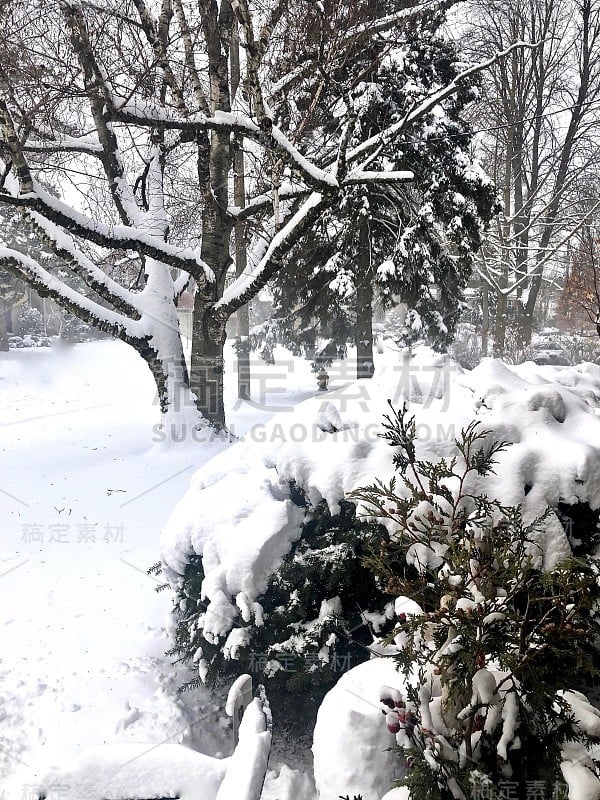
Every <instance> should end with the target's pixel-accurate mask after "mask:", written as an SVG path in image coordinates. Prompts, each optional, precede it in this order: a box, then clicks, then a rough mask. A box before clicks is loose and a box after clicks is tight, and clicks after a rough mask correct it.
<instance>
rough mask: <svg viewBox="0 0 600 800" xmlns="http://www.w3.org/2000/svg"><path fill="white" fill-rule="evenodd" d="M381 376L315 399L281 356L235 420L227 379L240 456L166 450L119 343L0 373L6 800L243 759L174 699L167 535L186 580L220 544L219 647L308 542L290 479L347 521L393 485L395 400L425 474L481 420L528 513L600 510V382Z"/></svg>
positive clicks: (383, 365)
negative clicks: (430, 462)
mask: <svg viewBox="0 0 600 800" xmlns="http://www.w3.org/2000/svg"><path fill="white" fill-rule="evenodd" d="M279 355H281V353H280V354H279ZM231 360H232V357H231V352H230V353H229V361H230V362H231ZM377 360H378V370H377V375H376V378H375V379H374V380H373V381H371V382H368V381H362V382H358V383H356V384H351V383H350V381H351V377H352V365H351V364H337V365H335V367H334V368H332V369H331V370H330V375H331V383H330V390H329V391H328V392H327V393H326V394H317V393H316V392H315V388H316V387H315V379H314V376H313V375H312V374H311V373H310V369H309V364H308V363H307V362H305V361H302V360H298V359H290V358H283V359H282V358H279V359H278V361H277V363H276V364H275V365H274V366H272V367H266V366H265V365H261V366H260V368H259V369H257V370H256V372H255V380H254V385H253V394H254V396H255V397H256V398H257V402H254V403H236V402H235V401H234V396H235V395H234V380H235V375H234V374H233V373H232V372H231V371H229V372H228V373H227V378H228V380H229V385H228V387H227V400H228V403H227V404H228V407H229V418H230V420H231V421H232V428H233V430H234V432H235V433H237V434H247V438H246V441H245V442H242V443H239V444H236V445H234V446H231V447H229V446H227V445H226V444H225V443H224V442H222V441H212V442H204V443H203V444H199V443H198V442H195V441H193V438H192V437H191V435H190V432H188V437H187V439H186V441H184V442H181V443H178V444H177V445H168V444H166V443H164V442H162V441H161V437H160V434H159V432H158V431H157V429H156V428H155V426H156V425H157V424H158V407H157V404H156V402H155V397H154V387H153V383H152V380H151V378H150V375H149V373H148V371H147V369H146V367H145V365H144V364H143V362H142V361H141V360H140V359H139V358H138V357H137V356H136V355H135V354H134V353H133V351H131V350H130V349H129V348H127V347H126V346H125V345H123V344H121V343H118V342H114V341H100V342H94V343H89V344H84V345H77V346H75V347H71V348H66V349H63V350H61V349H55V350H49V349H45V348H44V349H42V348H40V349H35V350H33V349H32V350H20V351H16V352H15V351H13V352H11V353H9V354H0V454H1V457H2V464H3V470H2V483H1V485H0V512H1V513H2V519H3V528H2V534H1V537H0V579H1V581H2V588H3V598H4V602H3V604H2V608H1V609H0V787H1V789H0V792H3V794H0V797H2V800H33V798H34V797H35V790H36V780H37V779H38V775H39V774H40V773H41V771H42V770H43V769H44V767H45V765H46V764H59V765H61V764H63V763H64V762H66V761H70V760H71V758H72V757H78V756H79V754H81V752H82V751H83V750H84V749H85V748H87V747H89V746H95V745H99V744H103V743H108V744H110V745H115V744H118V743H130V744H131V743H134V742H140V741H142V742H143V741H146V742H154V743H156V744H159V743H177V742H183V743H186V744H190V745H193V746H194V747H196V748H197V749H199V750H200V751H201V752H204V753H206V754H208V755H219V756H225V755H228V754H229V753H230V750H231V743H230V733H229V723H228V721H226V720H225V717H224V714H223V712H222V710H218V709H216V708H215V704H214V702H213V701H212V700H211V699H210V697H209V695H208V693H206V692H203V691H197V692H194V693H192V694H190V695H184V696H183V697H177V696H176V694H175V689H176V688H177V686H178V685H179V684H180V683H181V682H182V678H183V676H181V675H180V674H178V673H176V672H175V670H174V669H173V667H172V665H171V662H170V659H169V658H168V657H167V656H165V655H164V651H165V649H166V648H167V647H168V646H169V644H170V642H169V639H168V636H167V634H166V630H165V626H166V620H167V617H168V614H169V609H170V596H169V593H168V592H165V593H162V594H157V593H156V592H154V588H155V586H156V583H157V580H156V578H154V577H152V576H148V575H147V574H146V570H147V568H148V566H149V565H151V564H152V563H153V562H155V561H156V560H157V559H158V557H159V547H158V539H159V533H160V531H161V529H162V528H163V527H164V528H165V530H166V534H165V536H164V538H163V544H162V553H163V555H164V557H165V558H166V559H167V561H168V563H169V565H170V567H171V569H172V571H173V574H174V575H175V574H176V573H177V571H178V570H180V569H181V567H182V565H183V563H184V559H185V557H186V556H187V555H188V554H189V553H190V552H191V551H192V550H196V551H197V552H204V551H205V548H206V545H207V543H209V544H210V548H209V550H210V558H211V561H210V563H209V565H208V566H209V569H208V570H207V572H208V573H210V581H209V582H208V583H207V586H209V587H210V589H211V598H210V599H211V602H214V603H215V605H214V607H213V608H214V611H215V614H214V615H213V618H212V622H214V625H215V629H216V628H217V627H218V626H219V625H222V622H223V618H224V617H225V618H227V615H230V616H231V615H237V614H238V613H241V608H238V607H237V606H236V603H235V602H234V603H231V602H230V599H229V598H236V599H237V601H238V605H239V606H240V607H243V608H244V609H251V608H252V603H253V602H254V601H255V600H256V598H257V597H258V596H259V594H260V590H261V586H262V585H263V584H264V580H265V576H266V575H267V574H268V572H269V570H270V569H272V568H273V566H274V564H276V562H277V558H278V557H279V556H280V555H281V553H282V552H283V551H284V550H285V548H286V547H287V546H289V542H290V541H291V539H292V538H293V537H294V536H296V535H298V530H299V519H296V517H294V513H295V512H294V511H293V509H291V507H290V504H289V502H288V501H287V499H286V492H285V487H286V482H287V480H288V479H289V478H294V479H295V480H296V481H297V482H299V483H300V484H301V485H302V486H303V487H304V488H305V490H306V492H307V494H308V495H309V497H310V498H311V499H312V500H313V502H316V501H318V500H319V499H321V498H325V499H327V501H328V502H329V503H330V504H332V505H334V504H335V503H337V501H338V500H339V499H340V498H341V497H342V496H343V494H344V493H345V492H347V491H348V490H350V489H352V488H354V487H355V486H358V485H361V484H363V483H364V482H365V481H367V480H371V479H372V478H373V477H374V476H375V475H379V476H380V477H385V473H386V471H389V470H390V469H391V449H390V448H389V447H387V445H385V444H383V443H382V442H381V440H380V439H378V437H377V433H378V432H380V430H381V416H382V414H383V413H384V412H385V411H386V410H387V406H386V401H387V398H388V397H391V398H392V399H393V400H394V401H395V403H396V405H398V404H399V403H400V402H401V400H402V398H408V399H410V401H411V404H412V410H413V412H414V413H415V414H416V416H417V422H418V424H419V427H418V433H419V437H420V441H421V447H422V455H424V456H427V455H428V454H430V455H433V456H436V455H437V456H439V455H443V454H446V453H448V452H449V450H450V448H451V446H452V441H453V438H454V435H456V433H457V432H458V430H457V429H458V427H460V426H461V425H464V424H466V423H468V422H469V421H470V420H471V419H473V418H475V417H476V418H478V419H480V420H481V421H482V422H483V423H484V425H485V426H486V427H489V428H491V429H492V430H493V432H494V435H501V436H502V437H503V438H505V439H508V440H510V441H512V442H514V444H513V446H512V447H510V448H509V449H508V450H507V451H506V453H505V454H503V455H502V459H503V460H502V462H501V464H500V466H499V469H498V475H497V479H495V483H494V490H497V491H498V492H499V493H500V495H501V499H503V500H504V501H505V502H518V501H523V502H524V503H525V506H526V511H528V512H529V513H532V514H533V513H537V511H538V510H540V508H541V506H542V505H543V504H544V503H545V502H551V503H553V504H554V503H555V502H556V501H557V500H558V499H563V500H566V501H567V502H574V501H575V500H577V499H579V500H582V501H588V502H589V503H590V504H591V505H592V506H594V507H597V506H598V504H599V503H600V419H599V418H598V407H599V405H600V368H598V367H594V366H592V365H583V366H579V367H573V368H553V367H536V366H535V365H533V364H526V365H522V366H520V367H513V368H510V369H509V368H506V367H504V366H503V365H501V364H499V363H498V362H493V361H491V360H490V361H486V362H484V363H483V364H482V365H480V367H478V368H477V369H476V370H475V371H473V372H471V373H466V372H462V370H460V368H458V367H456V365H453V364H452V363H451V362H449V361H448V360H446V359H443V358H442V359H440V358H439V357H437V356H434V355H432V354H431V353H430V352H428V351H425V350H424V351H420V352H419V353H418V354H417V356H416V357H415V359H413V360H404V361H403V360H402V357H401V355H400V354H399V353H397V352H396V353H394V352H390V351H388V352H387V353H386V354H385V355H384V356H378V358H377ZM315 395H316V396H315ZM313 396H315V397H314V399H308V400H307V402H305V403H301V404H300V405H299V406H298V405H297V404H298V403H299V402H300V401H301V400H305V399H306V398H312V397H313ZM293 408H295V410H294V413H289V411H290V410H291V409H293ZM285 409H287V410H288V413H285ZM276 411H281V412H282V413H281V414H278V415H277V416H275V417H274V418H273V419H272V420H271V421H270V422H269V419H270V418H271V417H272V415H273V414H274V412H276ZM263 423H266V425H265V424H263ZM224 450H227V452H222V451H224ZM200 467H202V469H200V470H199V471H198V472H197V474H196V475H195V476H194V477H193V480H192V485H191V488H189V489H188V486H190V480H191V479H192V476H193V475H194V473H196V471H197V470H198V469H199V468H200ZM186 490H187V491H186ZM184 495H185V497H184V500H183V501H182V502H181V503H180V504H179V506H178V508H177V510H176V511H175V513H174V514H173V515H172V516H171V512H172V509H173V508H174V507H175V505H176V504H177V503H178V501H179V500H180V498H181V497H182V496H184ZM251 519H255V520H260V522H261V524H260V526H255V525H250V524H249V523H248V522H247V523H245V524H247V525H248V531H249V532H252V533H253V534H254V535H252V536H251V535H248V536H246V537H242V536H240V535H239V528H236V527H235V526H239V525H243V524H244V522H243V521H244V520H251ZM168 520H169V521H168ZM167 521H168V522H167ZM234 529H236V530H237V532H238V535H237V536H236V537H231V536H230V533H231V531H232V530H234ZM257 533H258V534H260V535H258V536H257V535H256V534H257ZM240 543H241V544H242V545H243V546H240ZM546 545H547V546H546V554H547V560H548V561H550V562H551V560H552V559H553V558H556V557H559V556H560V555H561V553H563V552H566V550H567V548H568V543H567V542H566V539H565V537H564V533H562V529H561V528H560V526H559V525H558V522H557V524H556V525H555V526H554V528H552V529H551V530H550V532H549V538H548V541H547V542H546ZM244 613H246V611H245V612H244ZM207 619H208V620H209V621H210V619H211V618H210V615H209V616H208V617H207ZM211 624H212V623H211ZM339 778H340V781H341V780H342V778H343V775H340V776H339ZM309 796H310V782H309V780H308V779H307V777H306V776H305V775H303V774H302V773H300V772H298V771H295V770H293V769H290V768H289V767H286V766H283V767H280V768H279V767H278V772H272V773H270V776H269V780H268V781H267V785H266V787H265V791H264V794H263V797H264V798H265V800H292V798H294V800H304V799H305V798H308V797H309Z"/></svg>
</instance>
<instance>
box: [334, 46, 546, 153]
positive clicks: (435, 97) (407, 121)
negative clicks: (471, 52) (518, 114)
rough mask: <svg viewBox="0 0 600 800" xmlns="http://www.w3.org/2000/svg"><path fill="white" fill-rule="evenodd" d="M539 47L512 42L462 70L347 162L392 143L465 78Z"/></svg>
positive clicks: (371, 138) (360, 148)
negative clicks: (511, 56) (521, 52)
mask: <svg viewBox="0 0 600 800" xmlns="http://www.w3.org/2000/svg"><path fill="white" fill-rule="evenodd" d="M539 46H540V42H537V43H530V42H514V43H513V44H512V45H511V46H510V47H507V48H506V50H503V51H501V52H499V53H496V54H495V55H494V56H492V57H491V58H488V59H486V60H485V61H481V62H479V63H478V64H474V65H473V66H471V67H469V68H468V69H466V70H463V72H461V73H459V74H458V75H457V76H456V78H454V80H453V81H451V82H450V83H449V84H447V85H446V86H444V87H442V88H441V89H439V90H438V91H436V92H433V93H432V94H430V95H428V96H427V97H426V98H425V99H424V100H423V101H422V102H421V103H419V104H418V105H416V107H415V108H413V109H411V110H410V111H409V112H408V113H407V114H406V115H405V116H404V118H403V119H401V120H400V121H399V122H396V123H395V124H394V125H390V127H389V128H386V129H385V130H383V131H380V132H379V133H377V134H375V135H374V136H371V137H370V138H369V139H366V140H365V141H364V142H361V143H360V144H359V145H358V146H357V147H355V148H354V149H353V150H352V151H351V152H350V153H348V161H349V162H351V161H355V160H356V159H357V158H359V157H360V156H361V155H363V154H364V153H366V152H368V151H370V150H372V149H373V148H374V147H379V146H380V145H382V144H388V143H389V142H392V141H393V140H394V139H395V138H396V137H397V136H398V135H399V134H400V133H401V132H402V131H403V130H404V129H405V128H406V127H408V126H409V125H412V124H413V123H415V122H417V121H418V120H420V119H422V118H423V117H424V116H425V115H426V114H428V113H430V112H431V111H433V109H434V108H435V107H436V106H438V105H439V104H440V103H442V102H443V101H444V100H447V99H448V98H449V97H452V95H454V94H456V93H457V92H458V91H459V89H460V85H461V83H462V82H463V81H465V80H466V79H467V78H470V77H472V76H473V75H476V74H477V73H479V72H483V71H484V70H486V69H489V68H490V67H491V66H493V65H494V64H497V63H498V61H501V60H502V59H504V58H506V56H508V55H510V54H511V53H512V52H513V51H514V50H517V49H521V48H525V49H535V48H537V47H539Z"/></svg>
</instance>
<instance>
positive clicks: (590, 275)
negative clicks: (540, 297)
mask: <svg viewBox="0 0 600 800" xmlns="http://www.w3.org/2000/svg"><path fill="white" fill-rule="evenodd" d="M599 250H600V242H599V240H598V230H597V227H596V226H592V225H589V226H586V228H584V230H583V231H582V234H581V236H580V237H579V242H578V244H577V247H576V248H575V251H574V253H573V257H572V259H571V263H570V264H569V269H568V272H567V276H566V278H565V284H564V287H563V290H562V292H561V295H560V299H559V302H558V306H557V309H556V313H557V316H558V317H559V319H560V322H561V326H563V327H564V328H566V329H567V330H571V331H576V332H582V331H584V330H585V329H586V328H593V330H594V331H595V333H596V334H597V335H598V336H600V263H599V257H600V253H599Z"/></svg>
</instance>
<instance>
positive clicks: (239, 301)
mask: <svg viewBox="0 0 600 800" xmlns="http://www.w3.org/2000/svg"><path fill="white" fill-rule="evenodd" d="M326 204H327V201H326V199H325V198H324V197H323V195H321V194H319V193H318V192H313V194H311V196H310V197H309V198H308V199H307V200H306V201H305V202H304V203H303V204H302V205H301V206H300V208H299V209H298V210H297V211H296V212H295V213H294V214H292V215H291V217H290V218H289V219H288V221H287V222H286V223H285V224H284V225H283V227H282V228H281V230H279V231H278V232H277V233H276V234H275V235H274V236H273V237H272V239H271V240H270V242H269V243H268V245H267V247H266V251H265V253H264V255H263V256H262V258H261V259H260V261H259V262H258V264H257V265H256V266H255V267H254V268H253V269H251V270H249V271H248V272H247V274H245V275H240V277H239V278H237V280H235V281H234V282H233V283H232V284H231V286H229V287H228V288H227V289H226V290H225V291H224V293H223V296H222V298H221V299H220V300H219V301H218V302H217V303H216V305H215V309H216V310H217V312H218V313H221V314H224V315H225V316H229V315H230V314H233V313H234V312H235V311H236V310H237V309H238V308H240V307H241V306H243V305H244V304H245V303H246V302H247V301H248V300H249V299H250V298H252V297H254V296H255V295H256V294H257V292H258V291H259V290H260V289H261V288H262V287H263V286H265V284H266V283H267V281H268V280H269V279H270V278H271V277H272V276H273V274H274V273H275V272H276V271H277V270H278V269H279V268H280V266H281V263H280V262H281V258H282V256H283V255H284V253H286V252H288V251H289V249H290V248H291V246H292V245H293V244H294V243H295V242H296V241H297V240H298V239H299V237H300V236H301V235H302V234H303V233H305V232H306V230H308V228H309V227H310V225H312V223H313V221H314V220H315V219H316V218H317V217H318V215H319V214H320V213H321V211H322V209H323V207H324V206H325V205H326Z"/></svg>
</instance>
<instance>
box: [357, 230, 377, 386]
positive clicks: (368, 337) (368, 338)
mask: <svg viewBox="0 0 600 800" xmlns="http://www.w3.org/2000/svg"><path fill="white" fill-rule="evenodd" d="M370 261H371V259H370V248H369V226H368V223H367V222H366V221H364V222H362V223H361V227H360V233H359V252H358V274H357V278H356V377H357V378H372V377H373V373H374V372H375V366H374V364H373V285H372V283H371V263H370Z"/></svg>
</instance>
